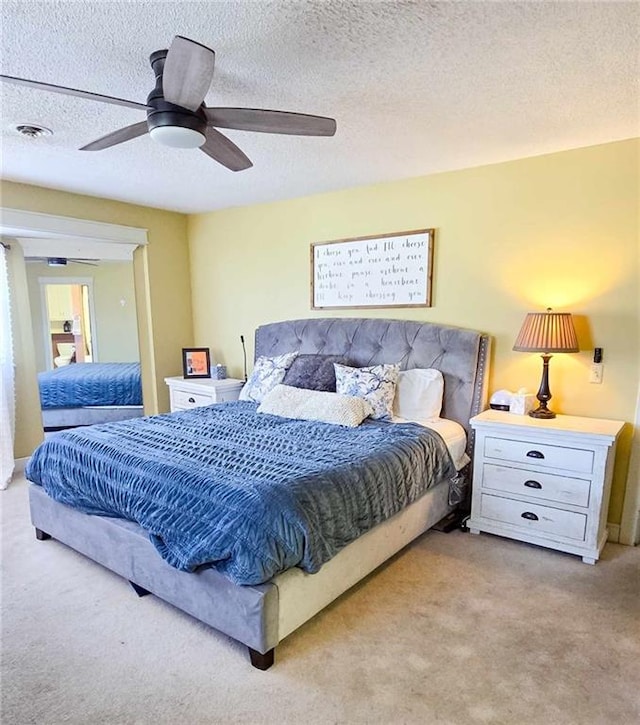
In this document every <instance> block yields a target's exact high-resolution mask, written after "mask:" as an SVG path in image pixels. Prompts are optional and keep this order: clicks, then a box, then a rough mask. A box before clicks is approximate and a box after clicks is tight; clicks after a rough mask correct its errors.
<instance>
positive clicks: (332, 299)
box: [311, 229, 435, 310]
mask: <svg viewBox="0 0 640 725" xmlns="http://www.w3.org/2000/svg"><path fill="white" fill-rule="evenodd" d="M434 232H435V230H434V229H417V230H414V231H410V232H394V233H392V234H379V235H376V236H371V237H354V238H351V239H336V240H334V241H330V242H314V243H312V244H311V309H314V310H323V309H331V308H340V307H351V308H366V307H431V282H432V270H433V241H434Z"/></svg>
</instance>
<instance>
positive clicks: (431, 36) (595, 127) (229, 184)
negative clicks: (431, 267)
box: [0, 0, 640, 212]
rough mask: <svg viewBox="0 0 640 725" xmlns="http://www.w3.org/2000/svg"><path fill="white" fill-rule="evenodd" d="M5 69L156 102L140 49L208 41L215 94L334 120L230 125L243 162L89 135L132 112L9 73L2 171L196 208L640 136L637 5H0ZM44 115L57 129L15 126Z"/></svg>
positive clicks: (128, 118) (333, 0)
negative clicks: (234, 165) (181, 38)
mask: <svg viewBox="0 0 640 725" xmlns="http://www.w3.org/2000/svg"><path fill="white" fill-rule="evenodd" d="M0 13H1V20H2V31H1V33H2V36H1V41H2V42H1V46H2V60H1V65H0V67H1V71H0V72H2V73H4V74H7V75H14V76H21V77H26V78H32V79H35V80H40V81H44V82H49V83H55V84H58V85H65V86H71V87H74V88H80V89H83V90H90V91H93V92H96V93H103V94H107V95H113V96H119V97H122V98H128V99H130V100H135V101H140V102H142V103H144V102H145V100H146V96H147V94H148V93H149V91H150V90H151V88H152V87H153V73H152V71H151V68H150V66H149V64H148V56H149V54H150V53H151V52H152V51H154V50H157V49H159V48H165V47H167V46H168V44H169V43H170V41H171V39H172V38H173V36H174V35H176V34H180V35H185V36H187V37H189V38H192V39H194V40H197V41H198V42H200V43H203V44H205V45H208V46H210V47H211V48H213V49H214V50H215V51H216V69H215V73H214V79H213V83H212V86H211V89H210V91H209V94H208V95H207V98H206V102H207V104H208V105H217V106H225V105H228V106H248V107H258V108H275V109H281V110H289V111H298V112H302V113H312V114H317V115H326V116H333V117H334V118H336V120H337V123H338V131H337V134H336V136H335V137H333V138H304V137H292V136H277V135H267V134H258V133H248V132H241V131H228V132H226V131H225V133H227V135H228V136H229V137H230V138H231V139H232V140H233V141H234V142H235V143H237V144H238V145H239V146H240V147H241V148H242V149H243V150H244V151H245V153H246V154H247V155H248V156H249V157H250V158H251V159H252V161H253V163H254V167H253V168H251V169H249V170H247V171H242V172H238V173H233V172H231V171H228V170H227V169H225V168H223V167H222V166H219V165H218V164H216V163H215V162H213V161H212V160H210V159H209V158H208V157H206V156H205V155H204V154H202V153H201V152H199V151H194V150H178V149H169V148H165V147H162V146H159V145H158V144H156V143H154V142H153V141H152V140H151V139H150V138H149V137H148V136H146V137H143V138H140V139H136V140H133V141H130V142H128V143H125V144H123V145H121V146H118V147H114V148H111V149H107V150H105V151H99V152H91V153H90V152H80V151H77V149H78V147H80V146H82V145H84V144H86V143H88V142H89V141H92V140H93V139H95V138H97V137H99V136H102V135H104V134H106V133H109V132H110V131H113V130H115V129H117V128H119V127H121V126H125V125H128V124H131V123H135V122H137V121H141V120H144V114H142V113H140V112H137V111H135V110H131V109H127V108H122V107H118V106H112V105H107V104H102V103H96V102H93V101H89V100H81V99H78V98H71V97H68V96H61V95H57V94H51V93H47V92H43V91H36V90H31V89H27V88H22V87H17V86H11V85H8V84H0V93H2V96H1V111H2V117H1V132H2V135H1V140H2V166H1V173H2V176H3V177H4V178H7V179H11V180H15V181H22V182H27V183H32V184H38V185H41V186H48V187H54V188H59V189H66V190H70V191H76V192H80V193H85V194H91V195H96V196H103V197H108V198H114V199H121V200H125V201H130V202H135V203H139V204H145V205H149V206H155V207H162V208H166V209H174V210H178V211H183V212H200V211H206V210H213V209H220V208H224V207H228V206H237V205H243V204H253V203H257V202H264V201H271V200H275V199H285V198H292V197H296V196H303V195H306V194H311V193H316V192H322V191H328V190H333V189H342V188H346V187H352V186H360V185H364V184H369V183H374V182H379V181H388V180H392V179H400V178H406V177H411V176H419V175H423V174H429V173H433V172H438V171H445V170H450V169H458V168H465V167H470V166H476V165H479V164H485V163H491V162H497V161H503V160H508V159H513V158H521V157H525V156H532V155H537V154H542V153H548V152H553V151H558V150H561V149H567V148H576V147H580V146H588V145H592V144H597V143H603V142H608V141H613V140H619V139H623V138H629V137H632V136H637V135H638V134H639V130H640V129H639V116H640V108H639V89H638V77H639V75H640V50H639V49H640V5H639V4H638V3H637V2H632V3H624V2H596V3H590V2H575V3H574V2H558V3H554V2H526V3H525V2H511V3H493V2H424V1H421V0H418V1H415V2H413V1H411V0H406V1H398V2H375V1H373V0H371V1H367V0H357V1H353V0H351V1H350V0H314V1H311V2H309V1H305V0H296V1H294V2H287V1H279V2H163V1H157V2H81V1H77V0H76V1H73V2H35V1H33V0H29V1H28V2H26V1H25V2H11V1H10V0H3V2H2V3H0ZM20 123H38V124H41V125H44V126H47V127H49V128H51V129H53V131H54V135H53V136H52V137H50V138H41V139H36V140H32V139H26V138H23V137H20V136H19V135H18V134H17V133H16V132H15V131H14V130H13V127H14V126H15V125H16V124H20Z"/></svg>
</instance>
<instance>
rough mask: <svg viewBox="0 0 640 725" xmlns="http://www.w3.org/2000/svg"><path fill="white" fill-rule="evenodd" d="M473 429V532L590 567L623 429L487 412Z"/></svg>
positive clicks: (602, 530)
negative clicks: (569, 557) (569, 556)
mask: <svg viewBox="0 0 640 725" xmlns="http://www.w3.org/2000/svg"><path fill="white" fill-rule="evenodd" d="M471 425H472V427H473V428H474V430H475V434H476V442H475V457H474V463H473V494H472V501H471V518H470V519H469V522H468V526H469V530H470V531H471V533H473V534H478V533H480V532H481V531H486V532H488V533H491V534H499V535H500V536H508V537H510V538H512V539H519V540H520V541H527V542H529V543H532V544H539V545H540V546H546V547H549V548H552V549H558V550H559V551H566V552H569V553H571V554H577V555H578V556H581V557H582V561H584V562H585V563H587V564H595V562H596V561H597V559H598V558H599V556H600V552H601V551H602V547H603V546H604V544H605V541H606V540H607V525H606V524H607V509H608V506H609V494H610V490H611V477H612V474H613V463H614V458H615V449H616V441H617V438H618V435H619V433H620V431H621V430H622V427H623V425H624V423H622V422H620V421H616V420H600V419H597V418H578V417H576V416H569V415H559V416H557V417H556V418H553V419H551V420H540V419H536V418H531V417H530V416H528V415H513V414H511V413H504V412H502V411H496V410H486V411H485V412H484V413H481V414H480V415H477V416H475V418H472V419H471Z"/></svg>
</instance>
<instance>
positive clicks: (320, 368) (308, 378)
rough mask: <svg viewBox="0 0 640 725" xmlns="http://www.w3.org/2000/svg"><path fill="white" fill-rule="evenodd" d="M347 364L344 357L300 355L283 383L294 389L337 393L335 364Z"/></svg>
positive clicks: (292, 364)
mask: <svg viewBox="0 0 640 725" xmlns="http://www.w3.org/2000/svg"><path fill="white" fill-rule="evenodd" d="M347 362H348V361H347V360H345V359H344V357H343V356H342V355H298V357H297V358H296V359H295V360H294V361H293V363H291V367H290V368H289V369H288V370H287V374H286V375H285V376H284V380H283V381H282V382H283V384H284V385H291V386H292V387H294V388H306V389H307V390H323V391H325V392H327V393H335V392H336V371H335V369H334V367H333V363H343V364H347Z"/></svg>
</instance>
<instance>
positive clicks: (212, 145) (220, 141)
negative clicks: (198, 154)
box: [200, 127, 253, 171]
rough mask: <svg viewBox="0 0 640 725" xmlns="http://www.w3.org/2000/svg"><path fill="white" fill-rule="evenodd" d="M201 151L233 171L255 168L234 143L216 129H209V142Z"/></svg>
mask: <svg viewBox="0 0 640 725" xmlns="http://www.w3.org/2000/svg"><path fill="white" fill-rule="evenodd" d="M200 150H201V151H204V153H205V154H207V156H211V158H212V159H215V160H216V161H217V162H218V163H220V164H222V165H223V166H226V167H227V168H228V169H231V171H244V169H249V168H251V167H252V166H253V164H252V163H251V161H250V159H249V158H248V157H247V156H245V154H244V153H243V152H242V151H241V150H240V149H239V148H238V147H237V146H236V145H235V144H234V143H233V141H231V140H230V139H228V138H227V137H226V136H223V135H222V134H221V133H220V132H218V131H216V130H215V128H211V127H209V128H207V140H206V141H205V143H204V145H203V146H201V147H200Z"/></svg>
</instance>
